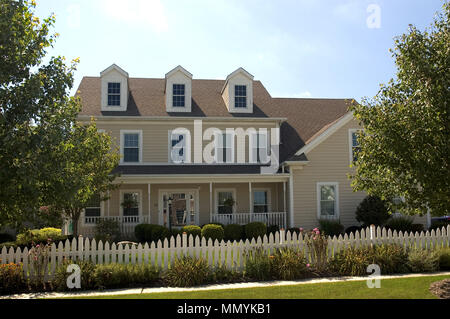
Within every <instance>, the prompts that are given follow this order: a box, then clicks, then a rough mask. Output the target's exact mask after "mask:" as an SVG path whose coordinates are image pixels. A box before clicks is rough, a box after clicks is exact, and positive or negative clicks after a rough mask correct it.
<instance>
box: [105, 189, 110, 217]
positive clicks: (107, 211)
mask: <svg viewBox="0 0 450 319" xmlns="http://www.w3.org/2000/svg"><path fill="white" fill-rule="evenodd" d="M107 196H108V202H107V206H108V211H107V213H106V214H107V215H108V217H109V214H110V213H109V202H110V200H111V199H110V197H111V193H110V191H108V195H107Z"/></svg>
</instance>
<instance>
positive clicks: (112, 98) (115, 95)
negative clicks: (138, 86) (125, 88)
mask: <svg viewBox="0 0 450 319" xmlns="http://www.w3.org/2000/svg"><path fill="white" fill-rule="evenodd" d="M108 106H120V83H117V82H109V83H108Z"/></svg>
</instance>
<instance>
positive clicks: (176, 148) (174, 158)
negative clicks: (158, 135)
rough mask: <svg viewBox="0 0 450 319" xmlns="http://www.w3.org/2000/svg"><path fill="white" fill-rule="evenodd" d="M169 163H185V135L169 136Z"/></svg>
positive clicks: (175, 134) (173, 134)
mask: <svg viewBox="0 0 450 319" xmlns="http://www.w3.org/2000/svg"><path fill="white" fill-rule="evenodd" d="M170 146H171V148H170V154H169V156H170V162H172V163H185V162H186V158H187V143H186V134H182V133H171V134H170Z"/></svg>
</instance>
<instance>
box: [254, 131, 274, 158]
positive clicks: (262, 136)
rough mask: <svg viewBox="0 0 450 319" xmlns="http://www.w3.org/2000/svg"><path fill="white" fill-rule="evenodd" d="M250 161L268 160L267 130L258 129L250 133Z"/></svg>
mask: <svg viewBox="0 0 450 319" xmlns="http://www.w3.org/2000/svg"><path fill="white" fill-rule="evenodd" d="M249 147H250V159H249V160H250V163H263V164H266V163H268V162H269V161H270V156H269V152H268V149H269V135H268V132H267V130H259V131H258V132H254V133H252V134H250V143H249Z"/></svg>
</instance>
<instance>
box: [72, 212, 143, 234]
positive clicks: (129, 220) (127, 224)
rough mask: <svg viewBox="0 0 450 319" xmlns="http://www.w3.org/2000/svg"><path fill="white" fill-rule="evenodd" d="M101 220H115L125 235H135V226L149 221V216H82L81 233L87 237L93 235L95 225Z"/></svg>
mask: <svg viewBox="0 0 450 319" xmlns="http://www.w3.org/2000/svg"><path fill="white" fill-rule="evenodd" d="M101 220H115V221H117V222H118V224H119V229H120V233H121V234H122V236H124V237H133V236H134V228H135V227H136V225H139V224H146V223H149V217H148V216H102V217H89V216H84V217H82V218H81V222H80V225H79V234H80V235H83V236H85V237H93V236H94V234H95V225H96V224H97V223H98V222H99V221H101Z"/></svg>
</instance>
